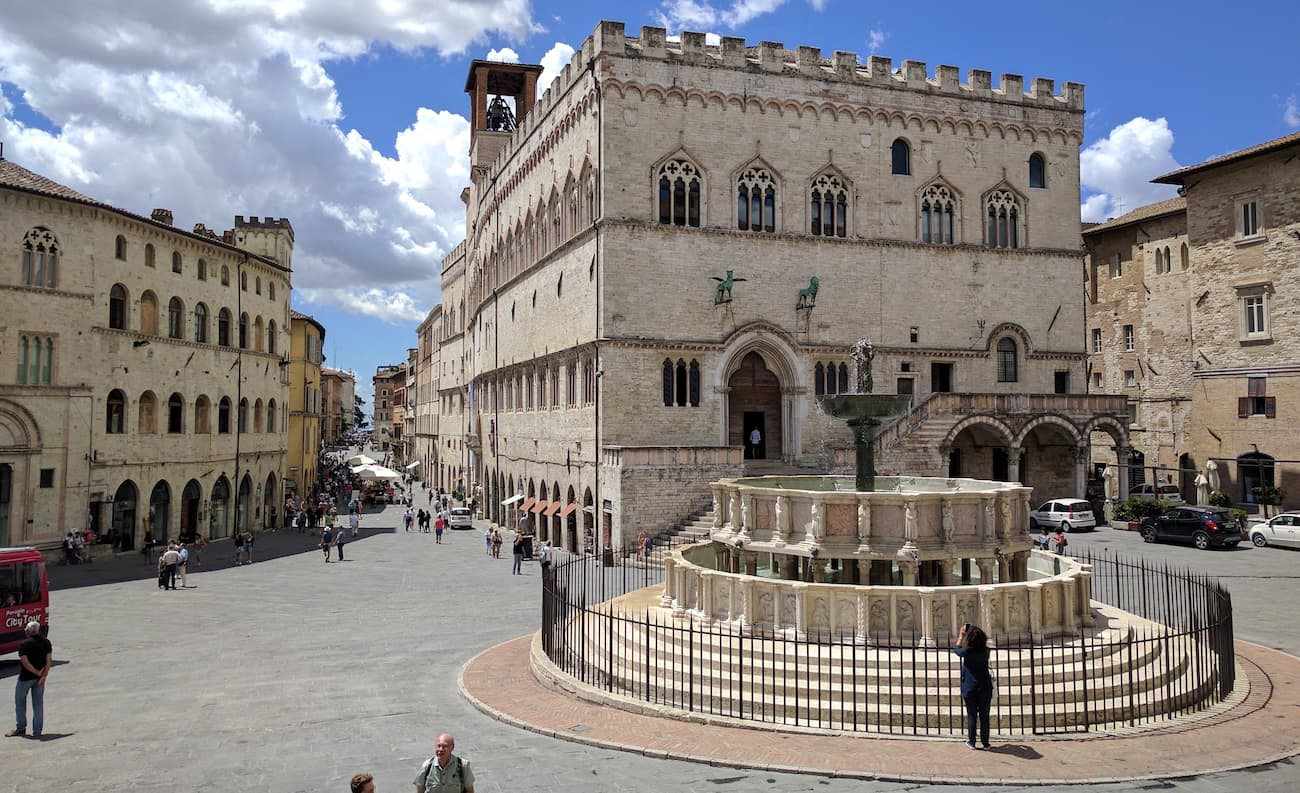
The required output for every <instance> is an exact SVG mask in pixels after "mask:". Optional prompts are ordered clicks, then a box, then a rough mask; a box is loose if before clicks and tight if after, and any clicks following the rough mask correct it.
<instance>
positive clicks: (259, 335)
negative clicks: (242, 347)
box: [253, 317, 265, 352]
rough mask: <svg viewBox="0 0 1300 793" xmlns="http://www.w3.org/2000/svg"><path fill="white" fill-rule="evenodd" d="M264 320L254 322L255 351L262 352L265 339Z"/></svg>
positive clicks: (258, 319)
mask: <svg viewBox="0 0 1300 793" xmlns="http://www.w3.org/2000/svg"><path fill="white" fill-rule="evenodd" d="M263 332H264V331H263V328H262V318H261V317H258V318H257V319H255V320H253V349H254V350H257V351H258V352H261V351H262V349H263V345H264V343H265V339H264V337H263Z"/></svg>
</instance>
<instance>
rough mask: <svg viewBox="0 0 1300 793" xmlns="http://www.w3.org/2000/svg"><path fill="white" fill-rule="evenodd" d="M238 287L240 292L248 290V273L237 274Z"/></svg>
mask: <svg viewBox="0 0 1300 793" xmlns="http://www.w3.org/2000/svg"><path fill="white" fill-rule="evenodd" d="M239 289H240V291H242V292H247V291H248V273H245V272H241V273H240V274H239Z"/></svg>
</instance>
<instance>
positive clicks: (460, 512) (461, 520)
mask: <svg viewBox="0 0 1300 793" xmlns="http://www.w3.org/2000/svg"><path fill="white" fill-rule="evenodd" d="M447 523H448V524H450V527H451V528H453V529H472V528H474V513H472V512H470V511H469V507H452V508H451V516H450V517H449V518H448V520H447Z"/></svg>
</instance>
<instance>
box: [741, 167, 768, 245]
mask: <svg viewBox="0 0 1300 793" xmlns="http://www.w3.org/2000/svg"><path fill="white" fill-rule="evenodd" d="M736 228H738V229H740V230H741V231H767V232H773V231H776V183H775V182H774V181H773V180H772V175H771V174H769V173H768V172H767V170H766V169H764V168H760V167H752V168H746V169H745V170H744V171H743V172H742V173H741V174H740V178H739V179H738V180H737V187H736Z"/></svg>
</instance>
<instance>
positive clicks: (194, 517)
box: [181, 479, 203, 542]
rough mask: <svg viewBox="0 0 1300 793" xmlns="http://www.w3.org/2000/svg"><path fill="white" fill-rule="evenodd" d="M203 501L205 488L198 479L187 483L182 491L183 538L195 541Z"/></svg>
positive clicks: (185, 540) (187, 540)
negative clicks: (200, 506) (200, 485)
mask: <svg viewBox="0 0 1300 793" xmlns="http://www.w3.org/2000/svg"><path fill="white" fill-rule="evenodd" d="M202 501H203V488H201V487H199V483H198V481H197V480H194V479H191V480H190V481H188V482H186V483H185V489H184V490H182V491H181V540H183V541H184V542H193V541H194V535H195V533H196V532H198V530H199V505H200V503H201V502H202Z"/></svg>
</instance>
